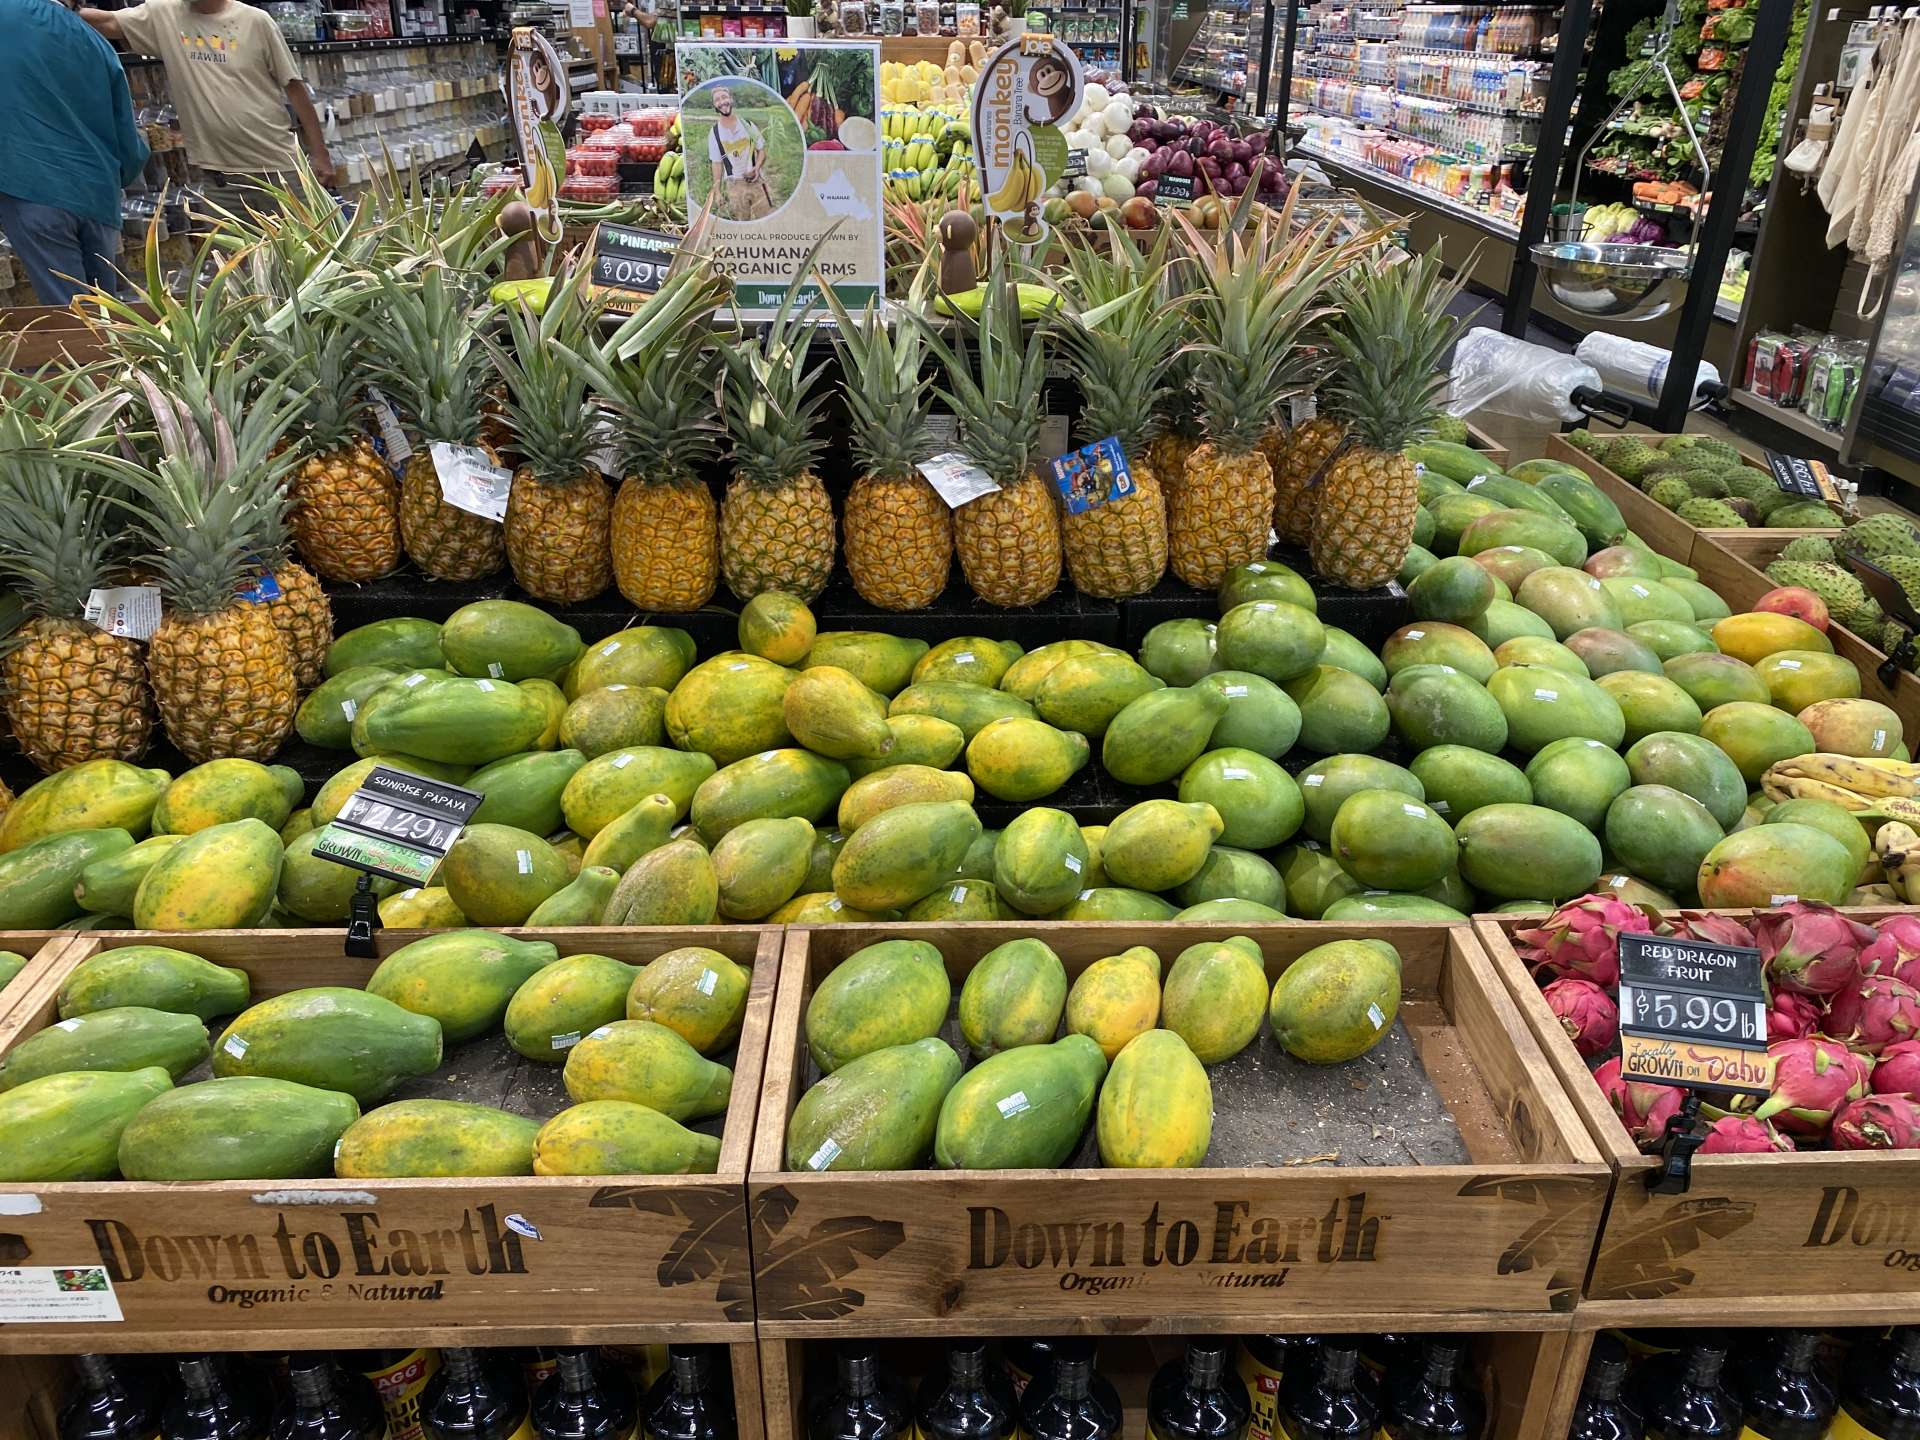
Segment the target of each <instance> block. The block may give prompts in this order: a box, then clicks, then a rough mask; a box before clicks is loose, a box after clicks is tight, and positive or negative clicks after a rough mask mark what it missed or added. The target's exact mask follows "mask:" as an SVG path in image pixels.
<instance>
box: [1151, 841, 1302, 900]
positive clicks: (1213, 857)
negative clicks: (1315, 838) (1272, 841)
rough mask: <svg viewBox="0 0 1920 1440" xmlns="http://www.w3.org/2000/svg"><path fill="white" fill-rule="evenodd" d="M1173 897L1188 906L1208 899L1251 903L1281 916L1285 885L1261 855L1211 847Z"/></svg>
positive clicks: (1220, 846)
mask: <svg viewBox="0 0 1920 1440" xmlns="http://www.w3.org/2000/svg"><path fill="white" fill-rule="evenodd" d="M1174 898H1175V899H1176V900H1178V901H1179V902H1180V903H1181V904H1182V905H1185V906H1189V907H1191V906H1194V905H1203V904H1205V903H1206V902H1207V901H1209V900H1251V901H1253V902H1255V903H1256V904H1259V905H1265V906H1266V907H1268V908H1269V909H1271V910H1277V911H1281V912H1283V913H1284V912H1285V910H1286V908H1287V884H1286V881H1285V880H1283V879H1282V878H1281V876H1280V872H1279V871H1278V870H1277V869H1275V868H1274V865H1273V862H1272V861H1271V860H1268V859H1267V858H1266V857H1265V856H1263V855H1256V854H1254V853H1253V852H1252V851H1250V850H1239V849H1235V848H1234V847H1233V846H1231V845H1215V846H1214V847H1213V848H1212V849H1211V850H1209V851H1208V852H1207V863H1206V864H1204V865H1202V866H1201V867H1200V869H1199V870H1198V872H1196V873H1195V875H1194V876H1193V878H1192V879H1191V880H1188V881H1187V882H1186V883H1185V884H1183V885H1181V886H1179V887H1178V888H1177V889H1176V890H1175V891H1174Z"/></svg>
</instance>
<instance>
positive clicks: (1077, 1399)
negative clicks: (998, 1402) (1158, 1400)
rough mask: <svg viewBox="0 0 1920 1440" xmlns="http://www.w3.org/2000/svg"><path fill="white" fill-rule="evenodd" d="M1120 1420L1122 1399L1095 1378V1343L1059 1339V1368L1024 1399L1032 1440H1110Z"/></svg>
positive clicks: (1024, 1425) (1023, 1417)
mask: <svg viewBox="0 0 1920 1440" xmlns="http://www.w3.org/2000/svg"><path fill="white" fill-rule="evenodd" d="M1120 1419H1121V1415H1120V1397H1119V1396H1118V1395H1117V1394H1115V1393H1114V1389H1113V1386H1111V1385H1109V1384H1108V1383H1107V1382H1106V1381H1105V1380H1104V1379H1102V1378H1101V1377H1100V1376H1098V1375H1096V1374H1094V1371H1093V1342H1092V1341H1091V1340H1059V1341H1056V1342H1055V1343H1054V1351H1053V1364H1052V1365H1051V1366H1050V1367H1049V1368H1048V1370H1047V1373H1046V1374H1045V1375H1043V1376H1036V1377H1035V1378H1034V1383H1033V1384H1031V1385H1029V1386H1028V1387H1027V1393H1026V1394H1025V1395H1023V1396H1022V1397H1021V1398H1020V1428H1021V1430H1022V1431H1023V1432H1024V1433H1025V1435H1026V1437H1027V1440H1108V1437H1110V1436H1115V1435H1118V1434H1119V1433H1120Z"/></svg>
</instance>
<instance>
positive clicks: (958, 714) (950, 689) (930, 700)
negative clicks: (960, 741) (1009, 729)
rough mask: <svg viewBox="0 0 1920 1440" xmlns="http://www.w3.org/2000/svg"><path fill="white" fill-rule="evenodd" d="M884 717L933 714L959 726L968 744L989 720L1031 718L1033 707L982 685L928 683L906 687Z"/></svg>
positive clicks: (949, 681)
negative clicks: (1012, 717)
mask: <svg viewBox="0 0 1920 1440" xmlns="http://www.w3.org/2000/svg"><path fill="white" fill-rule="evenodd" d="M887 714H888V715H889V716H893V715H932V716H934V717H935V718H936V719H940V720H945V721H946V722H947V723H948V724H950V725H957V726H959V727H960V733H961V734H963V735H965V736H966V737H967V739H968V740H969V741H971V740H972V739H973V737H974V736H975V735H978V734H979V733H980V731H981V730H982V729H983V728H984V727H985V726H986V725H987V723H988V722H989V721H992V720H1000V719H1004V718H1005V717H1006V716H1009V715H1019V716H1024V717H1025V718H1027V719H1032V718H1034V709H1033V706H1031V705H1029V704H1028V703H1027V702H1026V701H1024V700H1022V699H1020V698H1019V697H1018V696H1015V695H1010V694H1008V693H1007V692H1006V691H1004V690H989V689H987V687H986V686H984V685H968V684H964V683H962V682H960V681H954V680H929V681H927V682H925V683H924V684H919V685H909V686H908V687H907V688H906V689H904V690H902V691H901V692H900V693H899V694H898V695H896V696H894V697H893V701H892V703H891V704H889V705H888V706H887Z"/></svg>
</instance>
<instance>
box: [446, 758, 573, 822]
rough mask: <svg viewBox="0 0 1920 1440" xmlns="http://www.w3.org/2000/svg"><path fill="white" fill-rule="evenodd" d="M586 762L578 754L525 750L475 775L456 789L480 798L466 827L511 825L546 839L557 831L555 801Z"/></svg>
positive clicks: (558, 803) (556, 802)
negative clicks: (476, 793)
mask: <svg viewBox="0 0 1920 1440" xmlns="http://www.w3.org/2000/svg"><path fill="white" fill-rule="evenodd" d="M586 763H587V757H586V756H585V755H583V754H581V753H580V752H579V751H578V750H527V751H522V752H521V753H520V754H518V755H509V756H507V757H506V759H504V760H496V761H494V762H493V763H492V764H491V765H483V766H481V767H480V768H479V769H478V770H476V771H474V772H473V773H472V774H471V775H469V776H468V777H467V778H466V779H465V780H463V781H461V782H460V783H461V785H462V786H463V787H464V788H465V789H468V790H477V791H479V792H480V794H481V795H482V796H484V797H485V798H484V799H482V800H481V802H480V805H479V807H478V808H477V809H476V810H475V811H474V812H473V815H472V816H471V817H470V819H469V821H468V823H469V824H474V825H511V826H513V827H514V828H515V829H516V830H531V831H532V832H533V833H534V834H536V835H547V834H550V833H552V832H553V831H555V830H558V829H559V828H560V822H561V814H560V796H561V794H562V793H563V792H564V791H565V790H566V788H567V782H568V781H570V780H572V779H573V777H574V776H575V775H577V774H579V773H580V769H581V767H582V766H584V765H585V764H586Z"/></svg>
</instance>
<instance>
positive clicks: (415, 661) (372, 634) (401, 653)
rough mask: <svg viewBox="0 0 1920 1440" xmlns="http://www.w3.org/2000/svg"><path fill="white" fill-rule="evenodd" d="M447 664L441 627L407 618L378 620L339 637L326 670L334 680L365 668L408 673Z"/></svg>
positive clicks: (327, 659)
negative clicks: (405, 671)
mask: <svg viewBox="0 0 1920 1440" xmlns="http://www.w3.org/2000/svg"><path fill="white" fill-rule="evenodd" d="M445 663H446V657H445V656H444V655H442V654H441V653H440V627H439V626H438V625H437V624H435V623H434V622H433V621H431V620H419V619H415V618H414V617H413V616H411V615H403V616H400V617H398V618H396V619H393V620H376V621H374V623H373V624H371V625H362V626H360V627H359V628H358V629H355V630H349V631H347V633H346V634H344V635H341V636H338V637H337V638H336V639H335V640H334V642H333V644H331V645H329V646H328V647H327V657H326V659H325V661H323V662H322V668H323V669H324V670H325V672H326V674H327V677H328V678H329V679H331V678H333V677H334V676H337V675H344V674H345V673H346V672H347V671H349V670H352V669H354V668H355V667H357V666H363V665H378V666H382V667H384V668H385V669H388V670H395V671H404V670H415V669H421V668H433V667H437V666H441V665H444V664H445Z"/></svg>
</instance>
